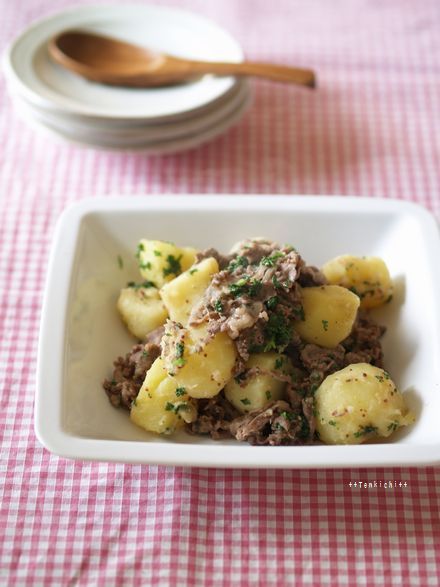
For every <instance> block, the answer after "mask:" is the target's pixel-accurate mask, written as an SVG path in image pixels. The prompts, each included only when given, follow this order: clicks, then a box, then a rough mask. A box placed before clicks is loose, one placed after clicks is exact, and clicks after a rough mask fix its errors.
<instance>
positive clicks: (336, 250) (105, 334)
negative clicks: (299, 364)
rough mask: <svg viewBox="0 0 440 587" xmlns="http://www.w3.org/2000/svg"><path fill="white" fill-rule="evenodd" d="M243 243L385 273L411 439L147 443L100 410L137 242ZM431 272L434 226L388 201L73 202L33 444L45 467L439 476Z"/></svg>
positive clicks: (437, 340) (56, 259)
mask: <svg viewBox="0 0 440 587" xmlns="http://www.w3.org/2000/svg"><path fill="white" fill-rule="evenodd" d="M237 219H238V220H239V221H237ZM255 235H261V236H263V235H264V236H266V237H268V238H271V239H274V240H278V241H279V242H290V243H292V244H294V245H295V246H296V247H297V248H298V250H299V251H300V252H301V254H303V255H304V258H305V259H306V260H307V262H309V263H312V264H316V265H318V266H319V265H321V264H322V263H324V262H325V261H326V260H328V259H330V258H331V257H334V256H336V255H340V254H343V253H347V252H350V253H352V254H354V255H377V256H380V257H382V258H383V259H385V261H386V263H387V265H388V267H389V268H390V272H391V274H392V276H393V278H394V279H395V285H396V295H395V298H394V300H393V302H392V303H391V304H387V305H386V306H385V307H383V308H381V309H378V310H376V311H375V312H376V317H377V319H378V321H379V322H380V323H382V324H385V325H386V326H387V327H388V330H387V333H386V335H385V337H384V341H383V342H384V353H385V365H386V367H387V369H388V370H389V371H390V373H391V375H392V377H393V380H394V381H395V383H396V385H397V386H398V387H399V388H400V389H402V390H403V391H404V393H405V396H406V399H407V402H408V405H409V407H410V408H411V409H412V410H413V411H414V413H415V414H416V418H417V420H416V422H415V424H414V425H413V426H410V427H408V428H406V429H402V430H399V431H398V432H397V433H396V434H395V435H394V436H393V437H392V438H391V439H389V440H387V441H386V442H382V443H377V444H364V445H356V446H325V445H315V446H271V447H267V446H250V445H247V444H245V443H238V442H236V441H233V440H222V441H213V440H210V439H208V438H204V437H200V436H190V435H188V434H185V433H182V434H181V435H180V436H179V435H176V436H173V437H159V436H155V435H154V434H149V433H147V432H145V431H143V430H141V429H140V428H138V427H136V426H135V425H134V424H133V423H132V422H131V421H130V419H129V418H128V416H127V413H126V412H124V411H123V410H115V409H114V408H113V407H112V406H111V405H110V402H109V401H108V399H107V397H106V395H105V393H104V392H103V390H102V387H101V382H102V380H103V378H104V377H106V376H108V375H109V374H110V373H111V369H112V361H113V359H114V357H116V356H117V355H120V354H123V353H125V352H126V351H127V349H128V348H130V345H131V344H132V342H133V341H132V340H131V339H130V337H129V336H128V334H127V332H126V330H125V328H124V327H123V326H122V323H121V320H120V319H119V317H118V315H117V312H116V310H115V303H116V299H117V296H118V292H119V288H120V287H121V286H123V285H125V283H126V282H127V281H129V280H132V279H133V278H134V279H136V275H137V271H136V267H135V260H134V255H133V251H134V250H135V248H136V243H137V241H138V240H139V239H140V238H142V237H146V238H153V239H155V238H156V239H164V240H172V241H174V242H176V243H179V244H182V245H190V246H194V247H197V248H207V247H209V246H214V247H217V248H218V249H219V250H221V251H227V250H229V249H230V247H231V245H232V244H233V243H234V242H236V241H238V240H241V239H243V238H245V237H248V236H255ZM118 255H120V256H121V257H122V258H123V260H124V263H123V267H122V268H121V266H120V264H118V261H117V259H118ZM439 258H440V239H439V234H438V229H437V226H436V223H435V221H434V219H433V217H432V216H430V214H429V213H428V212H427V211H426V210H424V209H423V208H421V207H419V206H416V205H414V204H410V203H407V202H400V201H397V200H396V201H390V200H377V199H372V198H348V197H343V198H337V197H312V196H306V197H298V196H290V197H277V196H269V197H267V196H241V197H240V196H211V195H210V196H208V197H205V196H203V195H200V196H190V197H184V196H180V195H179V197H172V196H171V197H166V196H161V197H160V198H145V197H137V198H126V197H124V198H114V199H112V198H94V199H90V200H85V201H82V202H81V203H79V204H77V205H76V206H75V207H72V208H70V209H69V210H68V211H66V212H65V213H64V215H63V216H62V218H61V220H60V222H59V225H58V229H57V231H56V235H55V240H54V243H53V249H52V257H51V262H50V264H49V269H48V281H47V285H46V294H45V303H44V308H43V312H42V327H41V336H40V346H39V359H38V378H37V380H38V390H37V398H36V411H35V427H36V432H37V436H38V438H39V439H40V440H41V442H42V443H43V444H44V445H45V446H46V448H48V449H49V450H51V451H53V452H55V453H56V454H59V455H62V456H64V457H70V458H78V459H96V460H102V461H123V462H131V463H150V464H167V465H193V466H203V467H205V466H209V467H264V468H273V467H280V468H299V467H359V466H361V467H366V466H395V465H428V464H439V463H440V427H439V425H438V414H439V412H440V363H439V360H438V357H439V356H440V307H439V304H438V300H439V298H440V275H439V272H438V270H437V268H438V259H439Z"/></svg>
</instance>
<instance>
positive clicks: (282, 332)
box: [263, 313, 292, 352]
mask: <svg viewBox="0 0 440 587" xmlns="http://www.w3.org/2000/svg"><path fill="white" fill-rule="evenodd" d="M291 336H292V327H291V324H290V322H289V320H288V319H287V318H286V317H285V316H283V315H282V314H276V313H274V314H271V315H270V316H269V320H268V322H267V324H266V327H265V344H264V347H263V351H264V352H267V351H271V350H276V351H279V352H282V351H283V350H284V349H285V348H286V346H287V345H288V344H289V342H290V339H291Z"/></svg>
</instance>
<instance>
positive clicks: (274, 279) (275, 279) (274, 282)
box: [272, 275, 283, 287]
mask: <svg viewBox="0 0 440 587" xmlns="http://www.w3.org/2000/svg"><path fill="white" fill-rule="evenodd" d="M272 283H273V285H274V286H275V287H283V284H282V283H281V281H279V279H278V278H277V276H276V275H273V276H272Z"/></svg>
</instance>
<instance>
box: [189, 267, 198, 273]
mask: <svg viewBox="0 0 440 587" xmlns="http://www.w3.org/2000/svg"><path fill="white" fill-rule="evenodd" d="M197 271H198V269H197V267H195V268H194V269H190V270H189V274H190V275H193V274H194V273H197Z"/></svg>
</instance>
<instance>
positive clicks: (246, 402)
mask: <svg viewBox="0 0 440 587" xmlns="http://www.w3.org/2000/svg"><path fill="white" fill-rule="evenodd" d="M240 401H241V403H242V404H243V405H245V406H250V405H251V402H250V400H249V399H248V398H247V397H244V398H242V399H241V400H240Z"/></svg>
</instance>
